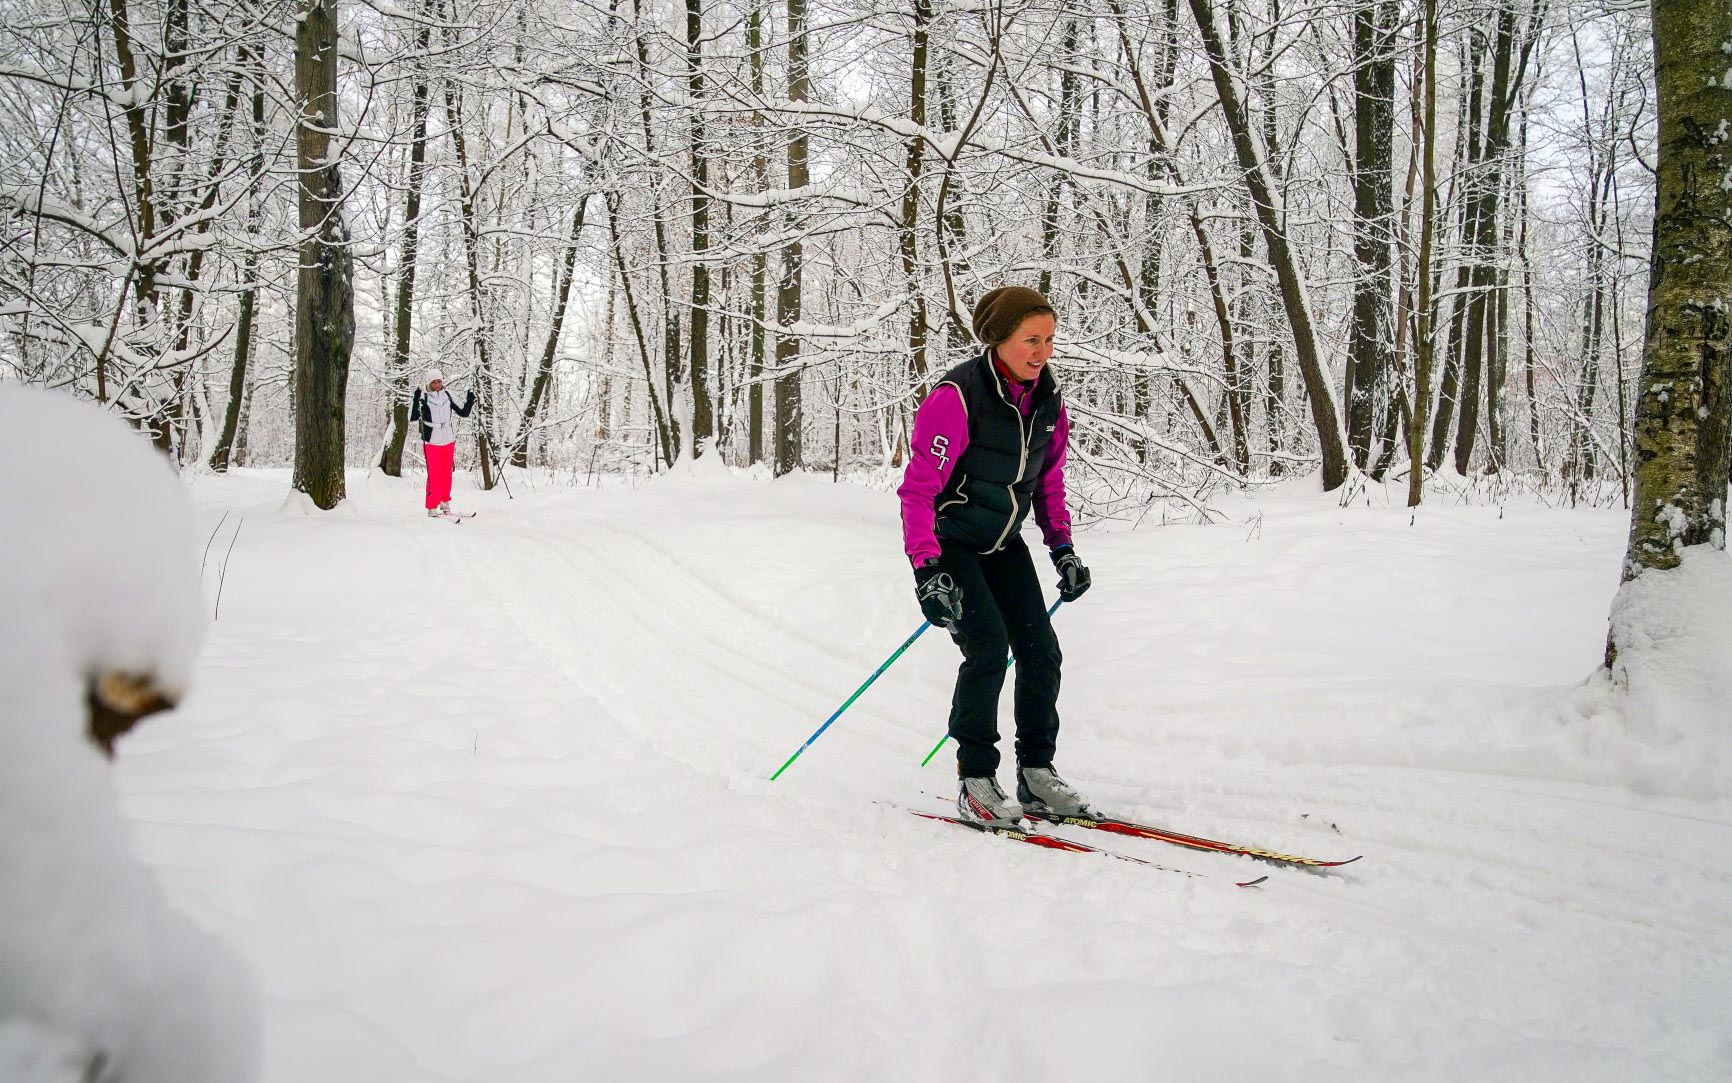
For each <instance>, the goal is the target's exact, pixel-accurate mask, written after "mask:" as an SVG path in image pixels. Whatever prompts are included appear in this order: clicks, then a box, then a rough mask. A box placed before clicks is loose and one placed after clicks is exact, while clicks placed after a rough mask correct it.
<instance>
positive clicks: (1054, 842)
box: [907, 809, 1269, 887]
mask: <svg viewBox="0 0 1732 1083" xmlns="http://www.w3.org/2000/svg"><path fill="white" fill-rule="evenodd" d="M907 811H909V812H911V813H913V814H914V815H916V816H919V817H920V818H921V819H924V820H938V821H940V822H942V823H947V824H955V825H956V826H958V827H966V828H970V829H972V830H975V831H979V832H982V833H983V834H987V835H997V836H998V837H999V838H1003V839H1010V840H1011V841H1013V842H1026V843H1028V844H1030V845H1032V846H1042V847H1045V848H1047V849H1049V850H1063V851H1065V852H1066V853H1072V854H1101V855H1103V856H1105V857H1111V858H1116V859H1117V860H1119V861H1129V862H1131V863H1132V864H1135V865H1146V866H1148V867H1149V868H1151V869H1159V870H1161V871H1162V872H1176V873H1178V874H1179V875H1180V876H1189V877H1191V878H1192V879H1198V878H1201V877H1202V876H1203V874H1202V873H1198V872H1191V871H1190V870H1189V869H1175V868H1173V867H1172V866H1170V865H1161V864H1157V863H1156V862H1153V861H1148V860H1146V859H1144V858H1140V857H1135V856H1132V855H1131V854H1121V853H1119V852H1118V851H1116V850H1103V849H1101V848H1100V847H1099V846H1090V845H1088V844H1087V843H1082V842H1072V841H1071V840H1070V839H1061V838H1059V837H1058V836H1057V835H1047V834H1043V833H1042V832H1039V831H1031V830H1028V829H1026V828H1022V827H1018V826H1016V825H1015V824H1008V823H1004V824H999V823H980V822H978V821H976V820H965V819H963V818H962V817H960V816H945V815H942V814H940V813H936V812H922V811H920V810H919V809H908V810H907ZM1267 879H1269V878H1268V877H1267V876H1259V877H1257V879H1255V880H1246V881H1244V882H1243V883H1239V884H1237V885H1236V886H1238V887H1256V886H1257V885H1258V884H1261V883H1262V882H1263V881H1265V880H1267Z"/></svg>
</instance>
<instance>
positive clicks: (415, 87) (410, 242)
mask: <svg viewBox="0 0 1732 1083" xmlns="http://www.w3.org/2000/svg"><path fill="white" fill-rule="evenodd" d="M421 14H422V16H423V19H422V21H421V22H420V23H418V24H417V25H416V27H415V52H416V58H415V60H414V61H413V69H414V75H413V77H412V78H413V80H414V81H413V83H412V84H411V87H410V91H409V94H410V115H411V124H412V128H411V131H410V136H409V176H408V178H407V180H406V183H405V192H404V195H403V255H402V263H401V264H400V265H399V267H398V269H397V307H396V312H397V314H396V319H395V320H394V323H395V325H396V326H395V332H396V333H395V335H393V337H392V341H391V354H390V356H389V357H388V358H387V359H386V361H385V372H386V374H387V377H388V380H389V383H388V386H389V387H390V389H391V436H390V439H389V440H387V441H386V443H385V450H384V451H383V453H381V454H380V456H379V469H380V470H382V471H384V472H385V473H386V474H388V475H390V476H391V477H394V478H396V477H402V476H403V445H404V444H405V443H407V442H408V439H409V402H408V400H409V393H410V390H411V388H413V387H414V386H415V385H417V384H418V383H420V381H419V380H417V379H416V378H415V374H414V373H413V372H412V371H411V369H410V359H409V347H410V344H411V342H412V338H413V333H414V323H415V273H416V270H417V264H416V258H417V255H418V253H419V251H420V242H421V188H422V185H423V184H424V183H425V182H426V178H427V114H428V112H429V107H428V97H429V93H428V86H427V82H428V80H427V62H426V60H425V58H424V57H425V54H426V52H427V46H428V45H429V43H430V42H431V38H432V22H431V20H432V18H433V15H434V11H433V2H432V0H422V4H421Z"/></svg>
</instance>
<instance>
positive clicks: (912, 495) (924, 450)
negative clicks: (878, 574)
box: [896, 384, 1068, 568]
mask: <svg viewBox="0 0 1732 1083" xmlns="http://www.w3.org/2000/svg"><path fill="white" fill-rule="evenodd" d="M1054 435H1055V436H1056V435H1057V434H1056V433H1055V434H1054ZM908 443H909V449H908V467H907V469H906V470H904V471H903V473H902V485H901V487H900V488H898V489H897V490H896V495H897V496H898V497H900V498H901V500H902V549H903V551H904V552H906V553H907V554H908V560H909V563H911V564H913V565H914V566H915V567H916V568H918V567H919V566H920V565H922V564H924V563H925V562H926V561H927V560H928V559H930V558H932V557H935V556H937V555H938V554H939V548H938V534H937V532H936V530H937V523H938V511H937V505H938V494H939V493H940V492H942V491H943V490H944V486H945V485H946V484H947V483H948V482H949V481H950V475H951V472H952V471H954V470H955V469H956V461H957V460H958V459H960V458H962V453H963V452H964V451H965V450H967V448H968V408H967V407H966V406H964V405H963V404H962V392H960V391H958V390H957V389H956V388H955V387H954V386H953V385H951V384H939V385H938V386H937V387H935V388H933V389H932V393H931V394H929V395H927V396H926V401H925V402H923V403H921V404H920V409H918V410H916V411H915V412H914V432H913V433H912V434H911V435H910V436H909V438H908ZM1059 492H1060V497H1059V504H1060V506H1061V507H1062V506H1063V504H1064V497H1063V492H1064V489H1063V482H1062V481H1061V482H1060V488H1059ZM1067 529H1068V527H1067ZM1067 536H1068V535H1067Z"/></svg>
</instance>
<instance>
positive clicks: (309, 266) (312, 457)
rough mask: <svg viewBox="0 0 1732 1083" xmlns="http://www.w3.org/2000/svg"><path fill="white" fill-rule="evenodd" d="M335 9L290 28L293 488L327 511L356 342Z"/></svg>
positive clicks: (328, 3)
mask: <svg viewBox="0 0 1732 1083" xmlns="http://www.w3.org/2000/svg"><path fill="white" fill-rule="evenodd" d="M336 7H337V0H302V3H301V7H300V12H299V17H298V21H297V23H296V26H295V99H296V109H297V112H298V113H299V116H300V123H299V124H297V125H296V130H295V143H296V161H297V165H298V169H299V172H300V177H301V183H300V225H301V266H300V281H299V284H298V288H297V290H296V300H295V470H294V488H295V489H297V490H298V491H300V492H303V493H306V494H307V495H308V496H309V497H311V498H312V500H313V503H314V504H316V505H317V506H318V507H320V508H323V509H325V510H327V511H329V510H330V509H331V508H334V507H336V506H337V504H338V503H340V502H341V501H342V499H343V496H344V494H345V486H344V480H343V466H344V419H345V411H346V399H347V389H348V381H349V352H350V349H351V348H352V347H353V345H354V341H355V285H354V263H353V258H352V256H351V255H350V252H349V231H348V226H347V225H346V224H345V222H344V220H343V183H342V177H341V176H340V175H339V172H338V163H337V159H335V158H334V157H332V155H331V142H332V140H331V133H332V132H334V131H336V130H337V125H338V118H337V11H336Z"/></svg>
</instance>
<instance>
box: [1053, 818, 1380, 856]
mask: <svg viewBox="0 0 1732 1083" xmlns="http://www.w3.org/2000/svg"><path fill="white" fill-rule="evenodd" d="M1023 815H1024V816H1026V817H1028V818H1029V819H1031V820H1039V821H1041V822H1043V823H1049V824H1069V825H1071V826H1072V827H1086V828H1089V829H1091V830H1094V831H1107V832H1110V833H1112V834H1114V835H1128V836H1130V837H1131V838H1138V839H1154V840H1155V841H1157V842H1169V843H1172V844H1173V845H1174V846H1183V847H1186V848H1187V849H1191V850H1202V851H1204V852H1205V853H1212V854H1237V855H1239V856H1241V857H1253V858H1256V859H1257V860H1258V861H1267V862H1270V863H1271V864H1275V865H1286V866H1290V867H1295V868H1304V869H1335V868H1340V867H1341V866H1342V865H1351V864H1352V863H1353V862H1355V861H1358V860H1359V857H1363V856H1365V855H1363V854H1361V855H1359V857H1350V858H1348V859H1347V860H1345V861H1323V860H1320V859H1318V858H1315V857H1300V856H1299V855H1297V854H1283V853H1277V852H1275V851H1274V850H1261V849H1258V848H1257V847H1255V846H1241V845H1239V844H1238V843H1235V842H1221V841H1220V840H1218V839H1203V838H1198V837H1197V836H1195V835H1183V834H1180V833H1179V832H1177V831H1168V830H1167V829H1166V828H1164V827H1153V826H1151V825H1149V824H1139V823H1132V822H1131V821H1129V820H1117V819H1114V818H1112V817H1110V816H1100V817H1094V816H1075V815H1071V816H1061V815H1057V814H1054V813H1043V812H1033V811H1029V810H1024V812H1023Z"/></svg>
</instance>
